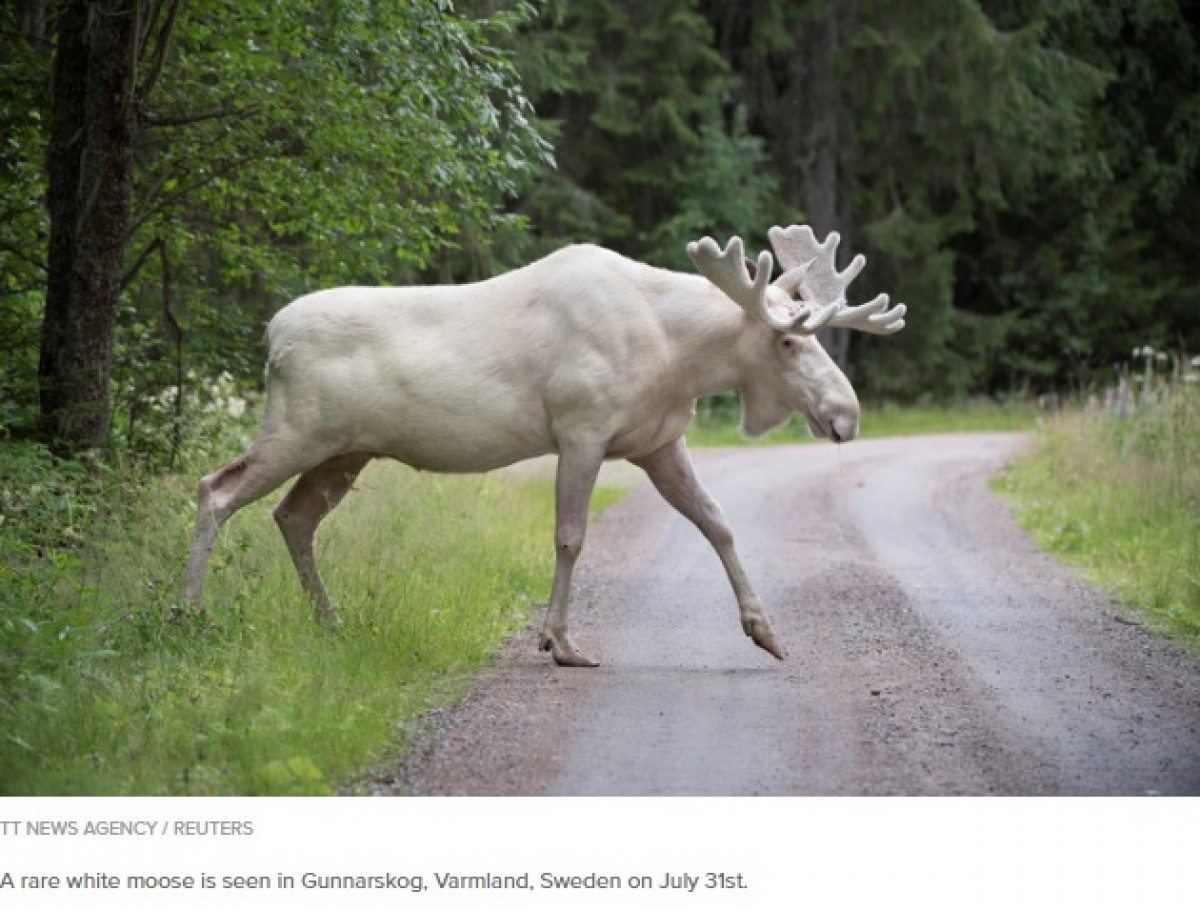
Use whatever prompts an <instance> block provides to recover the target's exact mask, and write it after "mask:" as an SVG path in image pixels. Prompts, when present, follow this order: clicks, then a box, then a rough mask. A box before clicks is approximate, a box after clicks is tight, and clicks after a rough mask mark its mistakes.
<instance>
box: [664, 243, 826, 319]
mask: <svg viewBox="0 0 1200 911" xmlns="http://www.w3.org/2000/svg"><path fill="white" fill-rule="evenodd" d="M687 252H688V256H689V257H691V260H692V262H693V263H695V264H696V268H697V269H699V270H700V274H701V275H703V276H704V277H705V278H707V279H708V280H709V281H710V282H712V283H713V284H714V285H716V286H717V287H718V288H720V289H721V290H722V291H724V292H725V295H726V296H727V297H729V298H730V299H731V300H732V301H733V302H734V303H735V304H737V305H738V306H739V307H741V308H742V309H743V310H745V311H746V312H747V313H749V314H750V315H751V316H753V317H755V318H757V319H758V320H760V321H762V322H764V323H766V324H767V325H768V326H770V327H771V328H772V329H775V330H778V331H779V332H787V331H789V330H790V329H791V328H792V326H793V325H794V324H795V322H796V320H797V319H798V318H800V317H801V316H803V315H804V314H803V313H800V312H798V311H797V308H796V306H795V304H794V303H793V301H792V298H791V295H790V294H789V293H788V292H787V291H786V290H784V289H783V288H780V287H778V285H779V282H778V281H777V282H776V283H775V284H774V285H772V284H771V283H770V282H771V271H772V270H773V269H774V268H775V259H774V258H773V257H772V256H771V254H770V253H769V252H768V251H767V250H763V251H762V252H761V253H759V254H758V262H757V263H753V262H751V261H750V260H748V259H747V258H746V254H745V251H744V249H743V247H742V239H741V238H740V237H737V236H734V237H731V238H730V239H729V243H728V244H726V245H725V249H724V250H722V249H721V248H720V247H719V246H718V245H717V242H716V241H715V240H713V239H712V238H711V237H702V238H700V240H698V241H693V242H692V243H690V244H688V245H687ZM780 280H782V278H781V279H780Z"/></svg>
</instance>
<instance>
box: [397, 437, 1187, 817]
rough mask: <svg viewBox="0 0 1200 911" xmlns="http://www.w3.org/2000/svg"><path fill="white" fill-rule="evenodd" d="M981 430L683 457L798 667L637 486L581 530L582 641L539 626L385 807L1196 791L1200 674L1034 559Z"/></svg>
mask: <svg viewBox="0 0 1200 911" xmlns="http://www.w3.org/2000/svg"><path fill="white" fill-rule="evenodd" d="M1022 444H1023V438H1022V437H1021V436H1020V435H1016V434H970V435H946V436H928V437H911V438H901V439H887V440H869V441H858V442H855V443H852V444H850V445H847V446H841V447H837V446H833V445H829V444H824V445H821V444H813V445H804V446H778V447H762V448H746V449H736V450H734V449H730V450H701V451H697V452H695V453H693V456H694V459H695V461H696V463H697V469H698V471H699V473H700V476H701V477H702V478H703V479H704V481H705V483H706V486H708V488H709V489H710V491H711V492H712V493H713V495H714V496H715V497H716V499H717V500H718V501H719V502H720V503H721V504H722V505H723V507H724V508H725V511H726V514H727V515H728V517H729V519H730V522H731V523H732V525H733V527H734V530H735V532H736V533H737V537H738V544H739V548H740V550H741V553H742V556H743V558H744V560H745V562H746V564H747V569H748V570H749V572H750V574H751V577H752V578H753V579H754V581H755V583H756V585H757V587H758V590H759V594H760V595H761V596H762V598H763V601H764V603H765V604H766V605H767V609H768V612H769V613H770V615H771V618H772V623H773V624H774V627H775V631H776V633H777V634H778V635H779V638H780V640H781V641H782V642H783V644H784V647H785V648H786V649H787V650H788V652H789V654H788V658H787V660H786V661H784V662H778V661H776V660H775V659H773V658H771V657H770V656H769V655H767V654H766V653H764V652H762V651H760V650H759V649H757V648H755V647H754V646H753V644H752V643H751V642H750V641H749V640H748V639H746V638H745V637H744V636H743V635H742V632H741V628H740V626H739V624H738V620H737V611H736V606H735V604H734V600H733V595H732V593H731V591H730V589H729V586H728V584H727V582H726V580H725V577H724V575H723V573H722V571H721V568H720V564H719V563H718V561H717V558H716V556H715V554H714V553H713V552H712V551H711V549H710V548H709V546H708V545H707V543H706V542H705V541H704V540H703V539H702V538H701V537H700V535H699V533H698V532H697V531H696V530H695V529H694V528H693V527H692V526H691V525H689V524H688V523H687V522H686V521H685V520H684V519H682V518H681V517H679V516H678V515H677V514H675V513H674V512H673V511H671V510H670V509H669V508H668V507H667V506H666V505H665V504H664V503H663V502H662V501H661V500H660V499H659V498H658V496H657V494H656V493H655V492H654V491H653V490H652V489H651V488H650V487H649V486H648V485H647V484H645V483H635V486H634V488H633V490H632V492H631V494H630V496H629V497H628V498H627V499H626V500H624V501H623V502H621V503H620V504H618V505H617V506H614V507H613V508H611V509H610V510H608V511H607V512H606V513H605V514H604V515H603V516H602V517H601V518H600V520H599V521H597V522H596V523H594V524H593V527H592V529H591V531H590V534H589V538H588V542H587V545H586V547H585V550H584V555H583V558H582V559H581V561H580V567H579V571H578V573H577V580H578V585H577V592H576V597H575V601H574V605H573V615H572V619H573V631H574V637H575V640H576V642H577V643H578V644H579V645H580V647H581V648H582V649H583V651H585V652H586V653H587V654H589V655H591V656H592V657H595V658H597V659H599V660H600V661H601V662H602V665H601V667H599V668H595V669H588V670H584V669H564V668H557V667H555V666H554V665H553V664H552V663H551V661H550V659H549V658H548V657H547V656H545V655H544V654H541V653H539V652H537V650H536V636H535V633H534V632H533V631H530V632H529V633H527V634H524V635H521V636H518V637H517V638H516V640H515V641H513V642H512V643H510V645H509V646H507V647H506V648H505V650H504V651H503V654H502V656H501V660H500V662H499V663H498V665H497V666H496V667H494V668H491V669H489V670H487V671H486V672H485V673H484V674H483V675H482V677H481V678H480V679H479V681H478V683H477V685H476V686H475V688H474V690H473V691H472V693H471V694H470V695H469V697H468V698H467V699H466V700H465V701H464V702H463V703H462V705H460V706H458V707H457V708H455V709H453V710H447V711H445V712H440V713H436V714H435V715H433V716H431V717H430V718H429V719H427V720H426V721H425V723H424V724H423V728H422V731H421V733H420V734H419V736H418V737H417V748H416V750H415V751H414V752H413V754H412V755H411V757H410V758H409V759H408V760H407V761H406V762H405V764H404V765H403V766H401V767H399V768H396V769H391V770H386V771H384V772H381V773H380V774H379V775H377V776H376V779H375V781H374V782H373V787H374V789H375V790H376V792H378V793H401V794H431V795H432V794H475V795H667V794H677V795H693V796H696V795H753V794H775V795H882V794H927V795H939V794H1010V795H1013V794H1019V795H1026V794H1028V795H1045V794H1133V795H1138V794H1200V660H1197V659H1196V657H1195V656H1189V655H1187V654H1184V653H1181V652H1180V651H1179V650H1178V649H1176V648H1174V647H1172V646H1170V645H1168V644H1166V643H1164V642H1163V641H1162V640H1160V639H1159V638H1158V637H1156V636H1154V635H1152V634H1150V633H1148V632H1146V631H1145V630H1143V629H1142V628H1140V627H1139V626H1137V625H1136V624H1135V623H1133V622H1132V621H1131V618H1130V616H1129V615H1128V614H1127V613H1126V612H1125V611H1124V610H1123V609H1122V607H1121V606H1120V605H1119V604H1116V603H1114V602H1112V601H1111V600H1110V599H1108V598H1107V597H1105V596H1104V595H1102V594H1100V593H1098V592H1096V591H1095V590H1093V589H1091V588H1090V587H1089V586H1087V585H1086V584H1084V583H1082V582H1081V581H1079V579H1078V578H1077V577H1076V576H1075V575H1074V574H1072V573H1071V572H1070V571H1068V570H1066V569H1064V568H1062V567H1060V566H1058V565H1057V564H1056V563H1054V562H1053V561H1052V560H1050V559H1048V558H1046V557H1044V556H1042V555H1041V554H1039V553H1038V552H1037V550H1036V549H1035V548H1034V547H1033V546H1032V544H1031V543H1030V542H1029V541H1028V540H1027V539H1026V538H1025V537H1024V535H1023V534H1022V533H1021V532H1020V531H1019V530H1018V529H1017V528H1016V527H1015V526H1014V524H1013V522H1012V520H1011V518H1010V516H1009V513H1008V511H1007V509H1006V507H1005V506H1004V505H1003V504H1002V503H1000V502H998V501H997V500H996V499H995V498H994V497H993V496H992V495H991V494H990V493H989V492H988V489H987V479H988V478H989V477H990V476H991V475H993V474H994V473H995V472H996V471H997V470H998V469H999V468H1000V467H1002V466H1003V465H1004V463H1005V462H1006V461H1007V460H1008V459H1009V458H1010V457H1011V456H1012V454H1013V453H1014V452H1015V451H1016V450H1017V449H1018V447H1020V446H1021V445H1022Z"/></svg>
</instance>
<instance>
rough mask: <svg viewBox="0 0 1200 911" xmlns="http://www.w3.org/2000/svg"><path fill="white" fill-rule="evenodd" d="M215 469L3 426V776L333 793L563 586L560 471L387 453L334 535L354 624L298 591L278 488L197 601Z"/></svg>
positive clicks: (329, 569) (58, 782)
mask: <svg viewBox="0 0 1200 911" xmlns="http://www.w3.org/2000/svg"><path fill="white" fill-rule="evenodd" d="M202 448H203V449H204V450H205V451H206V453H207V451H208V450H209V449H211V448H213V447H212V446H209V445H206V446H204V447H202ZM211 467H213V466H212V464H211V463H207V457H206V464H205V465H204V468H211ZM201 470H202V469H201V468H199V467H198V466H190V467H189V468H187V469H186V470H184V471H182V472H181V473H179V474H171V475H150V474H140V473H139V472H138V471H137V470H135V469H132V468H129V467H125V468H123V469H121V470H117V469H114V468H111V467H110V468H103V467H97V466H88V465H83V464H78V463H73V462H66V463H64V462H60V461H58V460H56V459H54V458H53V457H51V456H50V455H49V454H48V453H47V452H46V451H45V450H44V449H42V448H41V447H39V446H36V445H32V444H17V443H4V444H0V793H5V794H56V795H59V794H114V795H123V794H321V793H330V792H332V791H334V790H335V789H336V788H338V787H339V785H340V784H342V783H344V782H346V781H348V780H352V779H353V778H354V777H355V776H356V775H358V774H361V772H362V771H363V770H364V769H365V768H367V767H369V766H370V765H372V764H374V763H377V762H378V761H380V759H381V758H382V757H384V756H385V755H391V754H392V753H394V752H395V751H396V750H397V749H398V748H399V746H400V745H401V741H402V739H403V732H404V730H405V724H406V720H407V719H410V718H412V717H413V716H415V715H417V714H420V713H422V712H424V711H425V710H427V709H428V708H429V707H431V706H433V705H435V704H439V703H443V702H445V701H447V700H448V699H452V698H453V697H454V696H455V694H456V693H457V692H459V691H460V690H461V688H462V687H463V685H464V682H465V681H466V680H467V678H468V675H469V673H470V671H471V670H472V669H473V668H475V667H477V666H478V665H479V664H480V663H481V662H483V661H486V660H487V659H488V657H489V655H490V654H491V653H492V652H493V651H494V649H495V648H496V646H497V645H498V644H499V643H500V642H501V641H502V640H503V639H504V638H505V637H507V636H508V635H510V634H511V633H512V632H513V631H515V630H516V629H518V628H520V627H521V626H523V625H524V624H525V623H527V622H528V620H529V617H530V609H531V606H532V603H533V602H534V600H535V599H541V598H543V597H544V596H545V593H546V592H547V591H548V590H549V583H550V572H551V568H552V562H553V559H552V547H551V545H550V543H549V542H550V541H551V540H552V537H551V535H552V527H553V524H552V522H553V519H552V516H553V504H552V494H551V491H550V490H549V487H548V486H547V485H545V484H516V483H513V482H508V481H504V480H500V479H495V478H490V477H480V476H454V477H451V476H437V475H427V474H426V475H419V476H418V473H417V472H415V471H412V470H410V469H407V468H405V467H403V466H400V465H397V464H395V463H375V464H373V465H372V466H371V467H369V468H368V469H367V471H366V472H364V474H363V477H362V479H361V481H360V482H359V484H358V487H359V488H360V489H359V491H358V492H357V493H356V494H352V495H351V496H350V497H348V498H347V500H346V502H345V504H343V505H342V506H341V507H340V508H339V509H338V510H337V511H336V512H335V513H333V514H332V515H331V517H330V518H329V519H328V520H327V521H326V522H325V523H324V524H323V525H322V527H321V532H320V535H319V538H318V559H319V561H320V563H321V566H322V569H323V572H324V575H325V578H326V582H327V584H328V587H329V589H330V591H331V593H332V594H333V596H334V599H335V601H337V602H338V605H339V609H340V612H341V616H342V618H343V621H344V622H343V625H342V627H341V629H340V630H339V631H337V632H334V633H331V632H328V631H326V630H325V629H323V628H322V627H321V626H320V625H318V624H317V623H316V622H315V621H314V619H313V616H312V611H311V608H309V607H308V606H307V604H306V602H305V600H304V598H303V596H302V594H301V591H300V588H299V584H298V582H297V580H296V578H295V573H294V570H293V569H292V567H291V563H290V561H289V559H288V556H287V553H286V550H285V548H284V546H283V543H282V540H281V539H280V536H279V534H278V532H277V531H276V529H275V526H274V522H273V520H272V519H271V517H270V513H269V509H270V504H271V503H273V502H274V500H275V499H276V498H275V497H268V498H267V500H266V501H264V502H263V503H261V504H256V505H254V506H251V507H248V508H247V509H245V510H243V511H242V512H240V513H238V515H236V516H235V517H233V519H231V520H230V522H229V523H228V524H227V525H226V527H225V529H224V530H223V532H222V535H221V538H220V539H219V540H218V545H217V548H216V550H215V551H214V554H213V559H212V562H211V565H210V570H209V585H208V588H207V590H206V593H205V604H206V608H207V610H206V612H204V613H203V614H197V613H196V612H193V611H189V610H185V609H183V608H182V607H181V606H180V604H179V602H178V593H179V589H180V582H181V577H182V570H183V565H184V560H185V557H186V552H187V545H188V539H189V537H190V532H191V524H192V520H193V516H194V501H193V492H194V480H195V477H196V476H197V475H198V474H199V473H201ZM600 499H601V500H604V499H605V498H604V497H603V495H602V496H601V498H600Z"/></svg>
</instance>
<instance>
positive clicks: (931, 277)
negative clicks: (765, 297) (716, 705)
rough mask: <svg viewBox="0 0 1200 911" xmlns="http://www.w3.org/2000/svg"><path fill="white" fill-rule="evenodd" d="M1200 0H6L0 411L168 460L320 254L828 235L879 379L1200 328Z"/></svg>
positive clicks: (443, 267) (445, 267) (1199, 338)
mask: <svg viewBox="0 0 1200 911" xmlns="http://www.w3.org/2000/svg"><path fill="white" fill-rule="evenodd" d="M1198 39H1200V4H1197V3H1195V2H1182V0H945V2H939V3H927V2H920V0H889V2H881V0H840V2H839V0H790V2H789V0H743V2H739V3H729V2H717V0H655V2H653V3H646V2H643V0H541V2H519V3H511V2H500V0H462V2H459V3H451V2H450V0H406V2H394V3H389V2H379V0H321V2H317V0H287V2H284V0H263V2H260V3H252V4H247V3H241V2H235V0H57V2H56V0H5V2H4V3H3V5H2V6H0V135H2V137H3V139H2V145H0V149H2V151H0V435H2V436H4V437H5V438H9V439H37V440H42V441H44V442H47V443H51V444H53V445H54V446H55V447H56V448H57V449H58V450H59V451H60V452H64V453H68V454H69V453H73V452H79V451H81V450H85V449H86V450H91V449H95V448H97V447H99V448H101V449H107V450H118V451H124V452H130V453H133V454H135V455H137V456H139V457H145V458H146V459H148V460H149V461H151V462H153V461H155V460H162V459H166V458H169V455H170V453H171V452H172V451H173V449H174V448H175V447H177V446H178V443H179V440H180V438H181V436H183V435H186V434H187V433H188V432H189V428H188V420H189V419H188V415H189V413H190V410H194V409H195V408H197V407H203V406H205V405H207V404H210V403H211V401H212V400H214V399H215V398H219V397H220V396H226V397H229V396H231V395H233V394H234V393H233V392H231V390H233V391H235V392H236V395H239V396H240V395H242V394H250V393H252V392H253V391H254V390H255V389H256V388H258V387H259V386H260V384H261V376H262V374H261V369H262V368H261V364H262V357H263V337H262V330H263V326H264V325H265V323H266V321H267V319H268V318H269V317H270V315H271V314H272V313H273V312H274V311H275V310H277V309H278V308H279V307H280V306H282V305H283V304H284V303H286V302H287V301H288V300H289V299H291V298H292V297H294V296H296V295H298V294H300V293H303V292H305V291H308V290H312V289H315V288H318V287H326V286H333V285H338V284H373V283H390V284H407V283H418V282H457V281H467V280H473V279H477V278H481V277H485V276H488V275H491V274H495V273H497V272H499V271H502V270H505V269H508V268H512V267H514V266H517V265H521V264H524V263H526V262H529V261H531V260H532V259H534V258H536V257H538V256H540V255H542V254H544V253H546V252H548V251H550V250H552V249H555V248H557V247H559V246H561V245H564V244H567V243H570V242H574V241H589V242H596V243H601V244H604V245H607V246H610V247H612V248H614V249H616V250H619V251H620V252H622V253H625V254H627V255H630V256H633V257H636V258H639V259H643V260H645V261H648V262H652V263H656V264H659V265H664V266H668V267H675V268H680V269H685V268H690V264H689V263H688V262H687V260H686V257H685V255H684V245H685V244H686V243H687V242H688V241H689V240H694V239H696V238H698V237H700V236H702V235H704V234H711V235H714V236H716V237H719V238H725V237H728V236H729V235H731V234H734V233H738V234H741V235H743V236H744V237H745V238H746V240H747V245H748V247H750V248H751V249H759V248H761V247H762V246H763V245H765V235H766V230H767V228H769V227H770V226H771V225H773V224H777V223H781V224H790V223H798V222H807V223H810V224H812V225H813V226H814V228H816V229H817V231H818V233H819V234H822V235H823V234H824V233H825V232H827V231H829V230H832V229H836V230H838V231H839V232H841V234H842V235H843V238H844V243H843V249H844V250H849V251H861V252H864V253H865V254H866V255H867V257H868V261H869V265H868V267H867V270H866V272H865V273H864V275H863V276H862V277H861V278H860V279H859V281H858V283H857V284H856V286H855V291H856V293H857V294H859V295H860V296H861V298H860V299H866V298H867V297H869V296H871V295H873V294H874V293H875V292H876V291H878V290H880V289H884V288H886V289H888V290H889V291H890V292H892V295H893V298H894V299H896V300H902V301H904V302H906V303H908V305H909V308H910V320H909V329H908V330H907V331H905V332H903V333H901V334H900V335H899V336H897V337H896V338H894V339H890V340H888V341H887V343H886V344H878V343H877V342H876V340H874V339H871V338H867V337H856V338H848V337H846V338H840V337H836V336H835V337H832V338H829V339H825V341H826V344H827V346H830V347H831V348H832V351H833V353H834V355H835V357H836V358H837V359H838V360H839V361H840V362H841V363H842V364H843V365H844V366H845V368H846V370H847V372H848V374H849V375H850V376H851V378H852V380H853V381H854V382H855V385H856V386H857V388H858V389H859V390H860V392H861V393H862V394H863V396H864V397H866V398H867V399H869V400H875V401H896V402H922V401H923V402H929V401H944V400H953V399H961V398H963V397H967V396H991V397H997V398H1005V397H1027V396H1032V395H1038V394H1045V393H1070V392H1078V391H1086V390H1090V389H1094V388H1097V387H1098V386H1100V385H1103V384H1104V383H1106V382H1110V381H1111V380H1112V379H1113V378H1114V376H1115V375H1116V372H1118V371H1121V370H1123V369H1127V366H1126V365H1128V364H1129V363H1130V361H1131V352H1132V351H1133V350H1134V349H1135V348H1139V347H1140V346H1144V345H1153V346H1155V348H1158V349H1167V350H1170V351H1173V352H1176V353H1177V354H1180V355H1182V354H1183V353H1185V352H1191V353H1194V352H1196V351H1197V350H1200V291H1198V288H1200V281H1198V279H1200V266H1198V265H1197V257H1196V250H1197V249H1200V219H1197V217H1196V214H1195V213H1196V211H1197V209H1198V207H1200V182H1198V177H1197V175H1198V174H1200V168H1198V167H1197V157H1198V155H1200V49H1198V48H1197V42H1198Z"/></svg>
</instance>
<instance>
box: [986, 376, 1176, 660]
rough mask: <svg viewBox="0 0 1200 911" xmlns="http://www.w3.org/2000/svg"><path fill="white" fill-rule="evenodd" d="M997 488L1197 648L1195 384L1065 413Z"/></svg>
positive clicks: (1047, 539)
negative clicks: (1117, 405)
mask: <svg viewBox="0 0 1200 911" xmlns="http://www.w3.org/2000/svg"><path fill="white" fill-rule="evenodd" d="M1122 410H1124V409H1122ZM996 486H997V489H998V490H999V491H1000V492H1001V493H1002V494H1003V495H1005V496H1006V497H1007V498H1008V499H1009V500H1010V501H1011V502H1012V503H1013V505H1014V507H1015V510H1016V513H1017V516H1018V519H1019V521H1020V522H1021V524H1022V525H1024V526H1025V527H1026V528H1027V529H1028V530H1029V531H1030V532H1031V533H1032V534H1033V535H1034V537H1035V539H1036V540H1037V541H1038V543H1039V545H1040V546H1042V547H1043V548H1045V549H1047V550H1049V551H1050V552H1052V553H1054V554H1056V555H1057V556H1059V557H1060V558H1062V559H1063V560H1065V561H1067V562H1070V563H1072V564H1075V565H1078V566H1079V567H1081V568H1082V569H1083V570H1084V572H1085V573H1086V574H1087V575H1088V576H1089V577H1090V578H1091V579H1092V580H1093V581H1095V582H1096V583H1097V584H1098V585H1100V586H1101V587H1103V588H1105V589H1106V590H1108V591H1110V592H1111V593H1112V594H1114V595H1115V596H1116V597H1118V598H1119V599H1121V600H1122V601H1124V602H1126V603H1127V604H1129V605H1131V606H1133V607H1135V608H1137V609H1138V610H1139V611H1141V612H1142V614H1143V615H1144V616H1145V618H1146V622H1147V623H1148V624H1149V625H1151V626H1153V627H1154V628H1156V629H1159V630H1162V631H1164V632H1167V633H1169V634H1171V635H1173V636H1176V637H1178V638H1180V639H1181V640H1183V641H1185V642H1187V643H1189V644H1190V645H1192V646H1194V647H1200V389H1197V387H1196V386H1194V385H1187V384H1177V385H1174V386H1173V387H1164V388H1162V389H1161V390H1159V392H1158V393H1157V394H1155V395H1154V396H1152V397H1150V398H1143V401H1142V402H1141V403H1140V404H1136V405H1135V406H1134V407H1132V408H1131V409H1130V410H1128V411H1126V412H1125V413H1124V414H1121V413H1119V412H1117V411H1116V410H1114V409H1113V408H1112V407H1111V406H1110V407H1106V408H1102V407H1097V406H1095V405H1093V406H1092V407H1089V408H1084V409H1079V410H1075V411H1069V412H1065V413H1063V414H1062V415H1060V416H1059V417H1058V418H1057V419H1055V420H1053V421H1051V422H1050V423H1049V424H1048V425H1047V427H1046V429H1045V431H1044V432H1043V433H1042V434H1040V435H1039V437H1038V440H1037V443H1036V445H1035V446H1034V447H1033V448H1032V449H1031V450H1030V451H1029V452H1028V453H1027V454H1026V455H1025V456H1024V457H1023V458H1021V459H1019V460H1018V461H1017V462H1016V463H1015V464H1014V465H1013V466H1012V468H1011V469H1010V470H1009V471H1008V472H1007V473H1006V474H1005V475H1004V476H1003V477H1002V478H1001V479H999V480H998V482H997V484H996Z"/></svg>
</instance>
